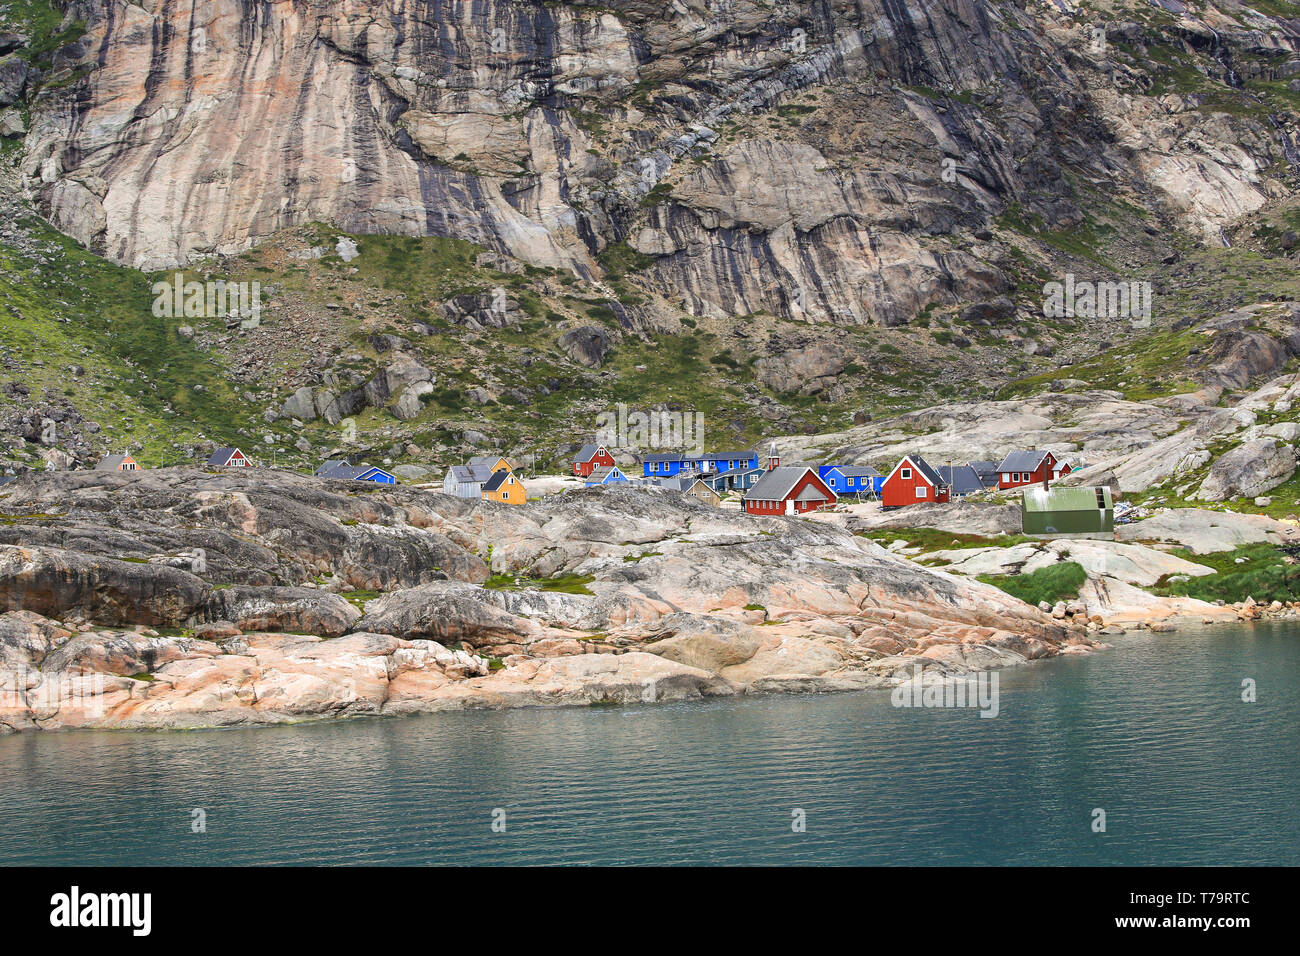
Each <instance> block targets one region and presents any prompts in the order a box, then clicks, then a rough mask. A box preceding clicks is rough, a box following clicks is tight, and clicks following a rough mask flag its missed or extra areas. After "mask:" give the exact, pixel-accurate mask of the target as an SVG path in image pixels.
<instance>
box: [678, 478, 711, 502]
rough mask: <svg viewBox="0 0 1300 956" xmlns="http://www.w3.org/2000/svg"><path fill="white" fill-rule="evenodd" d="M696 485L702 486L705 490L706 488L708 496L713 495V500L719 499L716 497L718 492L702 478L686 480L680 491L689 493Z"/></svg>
mask: <svg viewBox="0 0 1300 956" xmlns="http://www.w3.org/2000/svg"><path fill="white" fill-rule="evenodd" d="M696 485H703V486H704V487H705V488H707V489H708V490H709V494H711V495H713V497H715V498H717V497H720V496H719V495H718V491H717V489H716V488H714V487H713V486H712V485H711V484H709V483H708V482H707V481H705V480H704V479H703V478H696V479H695V480H694V481H691V480H687V481H686V483H685V485H684V487H683V488H682V491H690V490H691V489H693V488H694V487H695V486H696Z"/></svg>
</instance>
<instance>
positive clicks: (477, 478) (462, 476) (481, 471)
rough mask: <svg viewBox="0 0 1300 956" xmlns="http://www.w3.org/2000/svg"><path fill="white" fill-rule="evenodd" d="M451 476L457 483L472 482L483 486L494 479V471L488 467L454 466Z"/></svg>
mask: <svg viewBox="0 0 1300 956" xmlns="http://www.w3.org/2000/svg"><path fill="white" fill-rule="evenodd" d="M451 474H452V477H453V478H455V479H456V481H457V482H464V481H472V482H474V483H475V484H480V485H481V484H483V483H484V482H485V481H487V480H488V479H489V478H491V477H492V469H491V468H489V467H488V466H487V465H452V466H451Z"/></svg>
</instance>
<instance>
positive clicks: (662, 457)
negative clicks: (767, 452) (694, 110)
mask: <svg viewBox="0 0 1300 956" xmlns="http://www.w3.org/2000/svg"><path fill="white" fill-rule="evenodd" d="M724 458H725V459H727V460H731V459H736V460H738V461H745V460H748V459H750V458H754V459H757V458H758V452H756V451H706V452H704V453H703V454H702V455H683V454H682V453H681V452H668V453H665V454H654V455H642V456H641V460H642V461H643V462H645V461H721V460H722V459H724Z"/></svg>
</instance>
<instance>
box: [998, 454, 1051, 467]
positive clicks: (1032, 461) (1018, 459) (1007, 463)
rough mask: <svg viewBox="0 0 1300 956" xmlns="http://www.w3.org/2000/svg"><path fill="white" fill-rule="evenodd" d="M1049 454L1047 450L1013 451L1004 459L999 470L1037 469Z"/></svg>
mask: <svg viewBox="0 0 1300 956" xmlns="http://www.w3.org/2000/svg"><path fill="white" fill-rule="evenodd" d="M1048 454H1049V452H1045V451H1013V452H1011V454H1009V455H1007V457H1006V458H1003V459H1002V464H1000V465H998V471H1037V470H1038V466H1039V465H1041V464H1042V463H1043V459H1044V458H1046V457H1047V456H1048Z"/></svg>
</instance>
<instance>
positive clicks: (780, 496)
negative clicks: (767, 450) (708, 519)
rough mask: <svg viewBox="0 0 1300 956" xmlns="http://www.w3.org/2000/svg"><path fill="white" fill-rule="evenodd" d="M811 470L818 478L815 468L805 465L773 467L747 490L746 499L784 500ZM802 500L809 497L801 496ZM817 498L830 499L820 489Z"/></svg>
mask: <svg viewBox="0 0 1300 956" xmlns="http://www.w3.org/2000/svg"><path fill="white" fill-rule="evenodd" d="M810 472H811V473H812V476H813V477H814V478H817V472H816V470H815V469H813V468H807V467H804V466H803V465H782V466H781V467H779V468H773V469H772V470H771V471H769V472H768V473H767V474H766V475H764V476H763V477H762V478H760V479H758V481H757V482H755V484H754V487H753V488H750V489H749V491H747V492H745V499H746V500H749V499H751V498H752V499H753V500H754V501H784V500H785V499H786V496H787V495H789V494H790V492H791V491H792V490H793V489H794V486H795V485H797V484H798V483H799V481H800V479H801V478H803V476H804V475H806V474H808V473H810ZM817 480H818V481H819V482H820V481H821V479H820V478H817ZM800 500H802V501H807V500H809V499H806V498H800ZM817 500H826V501H829V500H830V499H828V498H826V497H825V495H823V494H822V493H821V492H820V491H819V492H818V499H817Z"/></svg>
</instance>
